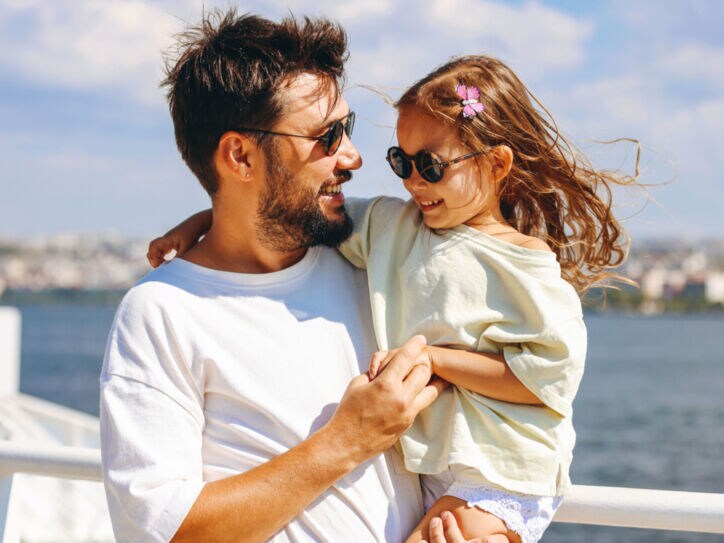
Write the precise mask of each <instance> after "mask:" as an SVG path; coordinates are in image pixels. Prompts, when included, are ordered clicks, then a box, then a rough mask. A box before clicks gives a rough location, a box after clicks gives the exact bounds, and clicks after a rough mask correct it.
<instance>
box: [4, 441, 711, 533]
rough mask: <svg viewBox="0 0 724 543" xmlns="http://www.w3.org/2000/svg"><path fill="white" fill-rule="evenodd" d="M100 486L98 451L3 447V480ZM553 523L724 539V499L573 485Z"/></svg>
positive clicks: (667, 491)
mask: <svg viewBox="0 0 724 543" xmlns="http://www.w3.org/2000/svg"><path fill="white" fill-rule="evenodd" d="M16 472H18V473H19V472H22V473H28V474H35V475H46V476H51V477H63V478H72V479H87V480H94V481H100V480H101V458H100V451H99V450H98V449H93V448H87V447H63V446H52V447H47V446H42V448H39V447H38V446H37V445H35V446H34V445H32V444H22V443H12V442H2V441H0V477H2V476H4V475H8V474H13V473H16ZM554 521H555V522H565V523H573V524H595V525H599V526H618V527H626V528H651V529H658V530H674V531H685V532H702V533H714V534H724V494H714V493H705V492H678V491H671V490H647V489H640V488H621V487H603V486H586V485H574V487H573V490H572V491H571V493H570V495H569V496H567V497H566V500H565V501H564V502H563V505H561V508H560V509H559V511H558V514H557V515H556V517H555V519H554Z"/></svg>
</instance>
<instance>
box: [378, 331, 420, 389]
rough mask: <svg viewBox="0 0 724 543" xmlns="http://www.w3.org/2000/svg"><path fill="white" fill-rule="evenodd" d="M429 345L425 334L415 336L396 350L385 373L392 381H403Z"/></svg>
mask: <svg viewBox="0 0 724 543" xmlns="http://www.w3.org/2000/svg"><path fill="white" fill-rule="evenodd" d="M426 345H427V340H426V339H425V336H419V335H418V336H413V337H411V338H410V339H408V340H407V341H406V342H405V344H404V345H403V346H402V347H400V348H399V349H397V351H395V354H394V355H393V356H392V358H391V359H390V362H389V364H388V365H387V368H386V369H385V375H387V376H388V379H390V380H392V381H401V380H403V379H405V377H407V374H408V373H410V370H411V369H412V368H413V366H415V365H416V364H417V357H418V355H419V354H420V353H421V352H422V350H423V349H424V348H425V346H426Z"/></svg>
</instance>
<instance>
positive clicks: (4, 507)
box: [0, 306, 20, 543]
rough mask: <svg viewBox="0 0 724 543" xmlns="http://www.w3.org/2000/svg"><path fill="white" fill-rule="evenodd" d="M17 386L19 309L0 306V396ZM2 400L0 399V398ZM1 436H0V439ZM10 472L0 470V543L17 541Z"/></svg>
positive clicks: (17, 389)
mask: <svg viewBox="0 0 724 543" xmlns="http://www.w3.org/2000/svg"><path fill="white" fill-rule="evenodd" d="M19 389H20V312H19V311H18V310H17V309H16V308H14V307H5V306H2V307H0V398H3V397H7V396H10V395H12V394H17V393H18V391H19ZM0 401H2V400H0ZM2 438H3V436H2V435H0V439H2ZM12 489H13V474H12V473H4V472H0V538H1V540H0V543H18V542H19V541H20V531H19V529H20V528H19V526H18V525H17V520H16V519H15V515H13V514H12V508H11V505H10V504H11V500H10V497H11V496H10V495H11V493H12Z"/></svg>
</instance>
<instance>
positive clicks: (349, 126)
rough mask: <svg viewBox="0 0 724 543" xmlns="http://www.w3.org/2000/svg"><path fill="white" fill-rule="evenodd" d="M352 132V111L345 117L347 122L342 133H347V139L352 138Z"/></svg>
mask: <svg viewBox="0 0 724 543" xmlns="http://www.w3.org/2000/svg"><path fill="white" fill-rule="evenodd" d="M353 130H354V111H350V112H349V115H347V122H346V123H345V125H344V131H345V132H346V133H347V137H348V138H351V137H352V131H353Z"/></svg>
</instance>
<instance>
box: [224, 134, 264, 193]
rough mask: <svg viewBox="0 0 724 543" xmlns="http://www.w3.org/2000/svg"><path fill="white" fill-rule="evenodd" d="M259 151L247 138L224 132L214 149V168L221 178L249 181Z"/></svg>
mask: <svg viewBox="0 0 724 543" xmlns="http://www.w3.org/2000/svg"><path fill="white" fill-rule="evenodd" d="M258 154H259V149H258V147H257V145H256V143H255V142H254V141H253V140H252V139H250V138H249V137H247V136H245V135H243V134H240V133H238V132H226V133H224V134H223V135H222V136H221V138H219V146H218V147H217V149H216V157H215V159H216V168H217V171H219V172H220V173H221V172H223V173H224V174H226V175H222V176H221V177H222V178H228V177H233V178H235V179H238V180H239V181H242V182H247V181H250V180H251V179H252V177H253V175H254V167H255V166H256V165H257V161H258Z"/></svg>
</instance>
